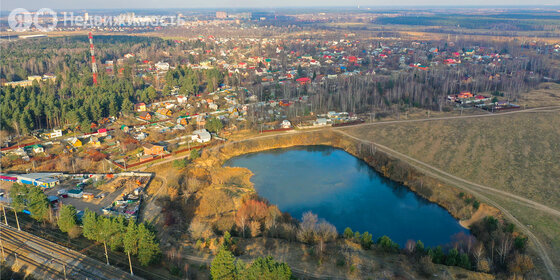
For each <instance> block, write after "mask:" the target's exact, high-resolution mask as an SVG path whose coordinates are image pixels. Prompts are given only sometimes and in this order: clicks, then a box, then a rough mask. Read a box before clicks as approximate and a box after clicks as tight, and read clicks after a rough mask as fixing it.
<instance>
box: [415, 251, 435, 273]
mask: <svg viewBox="0 0 560 280" xmlns="http://www.w3.org/2000/svg"><path fill="white" fill-rule="evenodd" d="M419 264H420V273H422V275H424V276H425V277H431V276H432V275H434V273H435V272H436V268H435V266H434V263H433V262H432V259H431V258H430V256H423V257H421V258H420V262H419Z"/></svg>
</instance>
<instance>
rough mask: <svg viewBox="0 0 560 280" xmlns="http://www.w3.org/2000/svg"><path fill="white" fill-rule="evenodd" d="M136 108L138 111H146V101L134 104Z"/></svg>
mask: <svg viewBox="0 0 560 280" xmlns="http://www.w3.org/2000/svg"><path fill="white" fill-rule="evenodd" d="M134 109H135V110H136V111H138V112H144V111H146V103H144V102H142V103H137V104H134Z"/></svg>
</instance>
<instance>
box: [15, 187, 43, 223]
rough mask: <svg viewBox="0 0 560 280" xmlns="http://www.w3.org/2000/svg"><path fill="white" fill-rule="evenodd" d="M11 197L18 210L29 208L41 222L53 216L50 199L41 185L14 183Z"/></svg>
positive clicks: (34, 217)
mask: <svg viewBox="0 0 560 280" xmlns="http://www.w3.org/2000/svg"><path fill="white" fill-rule="evenodd" d="M10 198H11V199H12V203H11V205H12V207H13V208H14V209H15V210H16V211H17V212H22V211H24V210H27V211H29V212H30V215H31V217H32V218H33V219H35V220H37V221H39V222H45V221H48V220H49V218H51V217H52V209H51V207H50V205H49V200H48V199H47V196H46V195H45V193H44V192H43V190H42V189H41V187H38V186H29V187H28V186H26V185H23V184H18V183H14V184H13V185H12V188H11V189H10Z"/></svg>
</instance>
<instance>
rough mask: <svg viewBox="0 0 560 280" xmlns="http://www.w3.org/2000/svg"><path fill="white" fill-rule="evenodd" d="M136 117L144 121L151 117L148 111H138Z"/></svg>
mask: <svg viewBox="0 0 560 280" xmlns="http://www.w3.org/2000/svg"><path fill="white" fill-rule="evenodd" d="M138 117H139V118H141V119H143V120H145V121H149V120H151V119H152V115H150V113H148V112H140V115H139V116H138Z"/></svg>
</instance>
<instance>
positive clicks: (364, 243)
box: [361, 231, 373, 249]
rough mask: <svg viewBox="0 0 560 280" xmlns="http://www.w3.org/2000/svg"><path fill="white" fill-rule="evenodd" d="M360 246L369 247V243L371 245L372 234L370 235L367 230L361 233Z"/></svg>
mask: <svg viewBox="0 0 560 280" xmlns="http://www.w3.org/2000/svg"><path fill="white" fill-rule="evenodd" d="M361 244H362V248H364V249H370V248H371V245H373V235H371V234H370V233H369V232H367V231H366V232H364V233H363V234H362V242H361Z"/></svg>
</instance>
